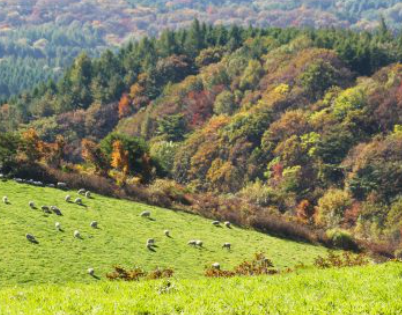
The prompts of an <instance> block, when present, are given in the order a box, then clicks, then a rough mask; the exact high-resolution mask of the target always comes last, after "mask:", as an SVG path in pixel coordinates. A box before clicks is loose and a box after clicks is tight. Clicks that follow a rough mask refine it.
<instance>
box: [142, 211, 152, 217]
mask: <svg viewBox="0 0 402 315" xmlns="http://www.w3.org/2000/svg"><path fill="white" fill-rule="evenodd" d="M140 216H141V217H143V218H150V217H151V212H149V211H144V212H141V214H140Z"/></svg>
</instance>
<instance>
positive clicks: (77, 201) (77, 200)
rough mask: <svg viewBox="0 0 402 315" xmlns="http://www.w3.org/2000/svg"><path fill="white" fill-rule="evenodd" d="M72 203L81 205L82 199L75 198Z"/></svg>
mask: <svg viewBox="0 0 402 315" xmlns="http://www.w3.org/2000/svg"><path fill="white" fill-rule="evenodd" d="M74 203H76V204H77V205H80V206H82V199H81V198H76V199H75V200H74Z"/></svg>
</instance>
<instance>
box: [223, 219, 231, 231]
mask: <svg viewBox="0 0 402 315" xmlns="http://www.w3.org/2000/svg"><path fill="white" fill-rule="evenodd" d="M224 224H225V226H226V227H227V228H228V229H230V228H231V227H232V223H230V222H229V221H226V222H225V223H224Z"/></svg>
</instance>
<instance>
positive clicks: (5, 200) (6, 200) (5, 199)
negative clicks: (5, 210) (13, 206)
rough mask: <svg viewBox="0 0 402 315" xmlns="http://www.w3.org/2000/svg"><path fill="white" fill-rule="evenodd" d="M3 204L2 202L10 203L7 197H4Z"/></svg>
mask: <svg viewBox="0 0 402 315" xmlns="http://www.w3.org/2000/svg"><path fill="white" fill-rule="evenodd" d="M3 202H4V203H5V204H7V203H9V202H10V201H9V200H8V197H7V196H4V197H3Z"/></svg>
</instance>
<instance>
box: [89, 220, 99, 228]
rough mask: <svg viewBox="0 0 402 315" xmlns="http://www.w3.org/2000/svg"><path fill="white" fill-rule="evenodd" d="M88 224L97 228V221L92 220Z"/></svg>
mask: <svg viewBox="0 0 402 315" xmlns="http://www.w3.org/2000/svg"><path fill="white" fill-rule="evenodd" d="M90 226H91V228H93V229H97V228H98V222H96V221H92V222H91V224H90Z"/></svg>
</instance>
